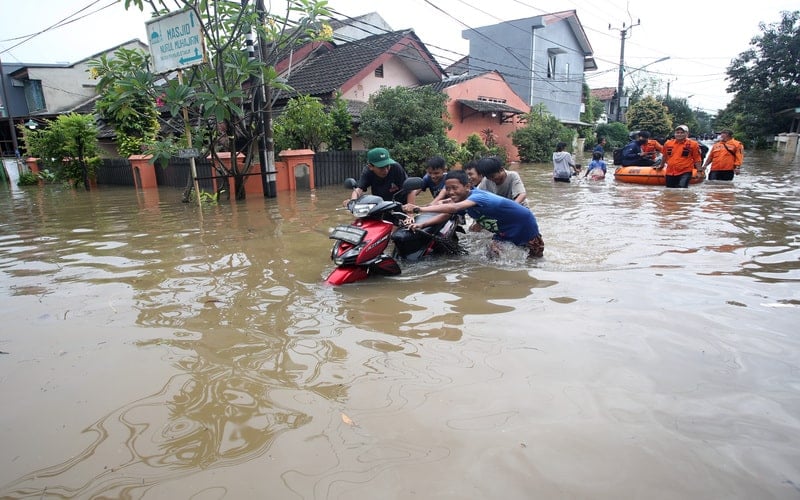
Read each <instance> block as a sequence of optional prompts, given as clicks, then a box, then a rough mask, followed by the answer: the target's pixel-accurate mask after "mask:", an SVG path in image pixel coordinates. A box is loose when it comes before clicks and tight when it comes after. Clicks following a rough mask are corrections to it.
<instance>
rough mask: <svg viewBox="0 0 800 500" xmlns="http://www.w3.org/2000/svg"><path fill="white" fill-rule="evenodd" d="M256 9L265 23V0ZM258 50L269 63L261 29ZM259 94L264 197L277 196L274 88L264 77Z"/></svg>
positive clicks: (259, 18) (261, 20)
mask: <svg viewBox="0 0 800 500" xmlns="http://www.w3.org/2000/svg"><path fill="white" fill-rule="evenodd" d="M256 11H257V12H258V22H259V23H261V24H262V25H263V24H264V22H265V20H266V12H267V9H266V7H265V6H264V0H256ZM258 51H259V55H260V57H261V62H263V63H265V64H267V63H268V60H269V58H268V53H267V41H266V40H264V37H263V36H262V35H261V31H259V35H258ZM259 94H260V103H259V107H258V110H259V111H258V125H259V128H260V132H261V133H260V134H259V137H260V139H259V152H258V158H259V161H260V162H261V175H262V182H263V184H264V197H265V198H275V197H276V196H277V187H276V185H275V177H276V174H277V171H276V170H275V138H274V136H273V132H272V104H273V103H272V88H271V87H270V86H269V85H267V84H266V83H265V82H264V80H263V77H262V79H261V86H260V90H259Z"/></svg>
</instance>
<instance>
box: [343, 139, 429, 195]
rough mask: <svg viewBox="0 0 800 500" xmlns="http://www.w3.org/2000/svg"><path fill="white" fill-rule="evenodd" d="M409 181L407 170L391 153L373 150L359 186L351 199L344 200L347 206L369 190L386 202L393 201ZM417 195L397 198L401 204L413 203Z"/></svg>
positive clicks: (384, 150)
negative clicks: (404, 183) (407, 180)
mask: <svg viewBox="0 0 800 500" xmlns="http://www.w3.org/2000/svg"><path fill="white" fill-rule="evenodd" d="M406 179H408V174H407V173H406V171H405V169H404V168H403V167H402V166H401V165H400V164H399V163H397V162H396V161H394V160H393V159H392V157H391V156H389V151H387V150H386V149H384V148H373V149H370V150H369V151H368V152H367V166H366V167H364V169H363V170H362V171H361V177H360V178H359V179H358V185H357V187H356V188H355V189H354V190H353V192H352V193H351V194H350V199H348V200H344V202H343V203H342V205H343V206H345V207H346V206H347V203H348V202H349V201H350V200H355V199H358V198H359V197H360V196H361V195H363V194H364V193H365V192H366V191H367V188H369V189H371V191H372V194H374V195H375V196H380V197H381V198H383V199H384V200H386V201H392V200H393V199H394V195H395V193H397V192H398V191H400V190H402V189H403V182H405V180H406ZM415 197H416V193H414V192H411V193H402V194H401V195H399V196H398V197H397V201H399V202H400V203H413V202H414V199H415Z"/></svg>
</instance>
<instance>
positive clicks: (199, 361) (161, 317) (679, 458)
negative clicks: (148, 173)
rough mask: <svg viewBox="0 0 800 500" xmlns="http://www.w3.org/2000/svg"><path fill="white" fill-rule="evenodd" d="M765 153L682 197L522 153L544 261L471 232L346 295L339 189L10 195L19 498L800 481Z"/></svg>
mask: <svg viewBox="0 0 800 500" xmlns="http://www.w3.org/2000/svg"><path fill="white" fill-rule="evenodd" d="M746 167H747V168H745V169H744V173H743V174H742V175H740V176H739V177H737V178H736V180H735V181H734V182H733V183H724V182H706V183H703V184H701V185H696V186H692V187H691V188H690V189H688V190H666V189H664V188H661V187H650V186H637V185H630V184H627V185H626V184H619V183H615V182H614V180H613V176H612V175H609V176H608V178H607V179H606V180H605V181H604V182H591V181H579V182H573V183H571V184H566V185H564V184H553V183H552V181H551V180H550V169H549V167H548V166H547V165H524V166H522V167H521V168H520V169H519V170H520V173H521V174H522V176H523V179H524V181H525V183H526V185H527V187H528V190H529V199H530V200H531V206H532V209H533V210H534V212H535V213H536V215H537V218H538V219H539V224H540V226H541V228H542V232H543V235H544V239H545V242H546V250H545V257H544V258H543V259H541V260H538V261H529V260H527V259H525V257H524V252H516V251H515V249H511V250H510V251H508V252H506V253H505V254H504V256H503V257H502V258H501V260H489V259H488V258H487V257H486V253H485V246H486V243H487V236H486V235H485V234H483V235H482V234H469V235H467V236H466V238H467V239H466V241H465V244H466V246H467V247H468V248H469V249H470V251H471V254H470V255H469V256H466V257H463V258H443V259H439V260H432V261H427V262H421V263H416V264H413V265H404V270H403V274H402V275H400V276H398V277H392V278H375V279H370V280H368V281H365V282H363V283H360V284H356V285H348V286H344V287H339V288H333V287H329V286H327V285H324V284H323V278H324V276H325V275H327V273H328V272H330V270H331V263H330V259H329V251H330V244H331V242H330V240H328V239H327V234H328V230H329V229H330V228H331V227H332V226H334V225H336V224H338V223H343V222H347V221H348V217H347V213H345V212H343V211H337V210H336V208H337V207H338V206H339V204H340V201H341V198H342V192H341V190H340V189H339V188H335V187H332V188H324V189H319V190H317V191H316V192H314V193H297V194H293V195H288V194H287V195H281V196H280V197H278V198H277V199H273V200H265V199H261V198H256V199H250V200H247V202H245V203H239V204H223V205H219V206H209V207H204V208H203V210H202V211H199V209H198V207H196V206H193V205H188V204H182V203H180V202H179V199H180V194H179V193H178V192H174V191H170V190H148V191H145V192H136V191H133V190H131V189H127V188H125V189H123V188H102V189H101V190H98V191H93V192H91V193H85V192H82V191H71V190H65V189H62V188H59V187H51V186H47V187H44V188H39V187H32V188H25V189H16V190H13V191H9V192H8V193H5V194H2V195H0V211H2V212H3V214H4V215H3V219H2V220H3V222H2V223H0V286H2V292H3V293H2V295H0V297H2V300H3V302H2V306H0V307H1V309H0V311H2V312H3V313H4V314H3V318H4V321H5V322H6V327H5V328H4V329H3V333H2V335H0V351H2V352H3V353H4V354H2V357H1V358H0V361H2V364H0V381H1V382H2V383H3V386H4V387H6V388H8V389H5V390H6V391H7V393H6V394H5V396H6V398H5V399H6V400H7V401H6V402H7V403H8V405H7V408H9V409H10V408H14V411H9V410H7V411H5V412H3V416H2V418H0V425H1V426H2V429H3V430H4V435H7V436H8V438H7V443H5V446H4V448H5V450H6V453H4V454H3V455H4V457H3V459H2V460H3V461H2V463H0V470H2V471H3V472H0V496H3V497H9V498H24V497H33V496H41V497H53V498H62V497H63V498H67V497H69V498H72V497H79V498H94V497H107V498H111V497H114V498H118V497H130V498H143V497H152V498H164V497H179V498H188V497H191V496H193V495H195V496H197V497H198V498H200V497H202V498H205V497H215V498H220V497H223V496H229V497H230V498H246V497H250V498H252V497H259V498H263V497H264V496H265V494H266V492H269V494H270V495H271V496H276V497H279V498H284V497H298V498H327V497H337V498H338V497H347V498H375V497H376V496H381V497H393V498H405V497H408V496H413V495H421V496H423V497H428V498H430V497H438V496H442V495H445V496H447V495H449V496H454V497H458V498H486V497H497V496H503V497H507V498H509V497H510V498H529V497H530V492H531V491H537V492H539V493H540V496H544V497H551V496H553V495H554V494H556V495H557V496H563V495H565V494H566V495H567V496H576V497H587V496H589V497H599V498H606V497H607V498H618V497H620V496H625V495H627V494H628V492H629V491H630V490H631V488H632V487H633V488H635V489H644V488H647V489H648V490H649V491H651V490H653V489H654V488H656V487H659V488H661V487H660V486H657V485H660V484H661V485H663V484H681V485H685V486H674V487H672V488H673V489H672V490H670V491H671V492H672V493H671V494H668V495H666V496H667V497H675V498H680V497H683V498H685V497H698V496H700V497H719V496H726V497H727V496H737V495H738V493H731V492H736V491H740V492H746V493H748V495H744V493H743V494H742V495H743V497H748V496H750V497H753V496H765V495H766V496H778V497H779V496H791V495H792V494H796V491H797V490H796V489H795V488H794V487H793V486H792V485H793V484H800V471H798V469H797V466H796V464H797V463H800V456H798V452H797V450H798V449H800V447H799V446H798V445H800V443H797V442H796V441H797V439H798V438H797V437H796V436H798V435H800V432H798V431H800V422H798V420H797V417H796V415H798V414H800V411H798V410H800V407H798V403H797V401H800V399H799V398H797V391H798V390H800V378H799V377H798V373H800V370H799V369H798V359H800V357H798V352H799V350H800V345H799V343H798V339H797V338H796V335H795V334H794V332H795V326H794V325H795V324H796V321H797V319H798V318H800V315H798V309H797V308H798V306H799V305H800V296H798V294H797V290H798V288H797V286H796V283H797V281H798V279H799V278H800V274H798V270H799V269H800V266H799V265H798V262H800V254H799V253H798V252H799V251H800V250H798V247H799V246H800V245H799V244H798V234H800V231H798V224H800V223H799V222H798V221H799V220H800V217H798V216H800V202H799V201H798V200H799V199H800V198H798V189H800V188H798V178H799V177H800V172H798V170H800V166H798V163H797V161H793V162H792V161H786V160H785V159H784V158H782V157H780V156H776V155H772V154H770V153H762V154H761V155H760V156H759V154H758V153H753V154H752V155H750V157H749V161H748V163H747V165H746ZM131 373H133V374H135V375H133V376H130V375H128V374H131ZM89 374H91V375H89ZM721 374H725V376H726V377H728V378H724V377H721V376H720V375H721ZM115 379H116V381H115ZM108 387H113V388H114V389H113V390H111V392H109V388H108ZM107 400H108V401H109V402H108V403H106V401H107ZM111 400H113V401H117V403H110V401H111ZM73 402H77V403H75V404H73ZM53 414H56V415H59V418H58V419H56V421H53V420H52V419H51V418H50V416H51V415H53ZM792 415H794V416H792ZM719 422H725V425H724V427H720V426H719ZM58 424H60V425H61V427H60V430H58V429H56V428H52V429H51V427H52V426H53V425H58ZM730 429H738V432H734V433H731V432H730V431H729V430H730ZM56 443H57V444H56ZM754 449H756V450H759V451H757V452H753V450H754ZM613 455H615V456H617V457H618V458H619V463H620V464H624V465H625V467H626V468H627V469H626V470H629V471H631V472H630V474H631V475H630V476H626V475H625V474H622V475H620V472H619V471H617V470H613V469H610V468H609V467H610V464H609V463H608V461H607V457H608V456H613ZM717 463H720V464H721V465H720V466H719V467H717V466H716V465H713V464H717ZM681 464H688V465H687V466H686V468H684V466H683V465H681ZM769 469H771V470H772V472H771V473H767V472H766V471H767V470H769ZM521 470H524V471H526V472H525V473H520V472H519V471H521ZM770 474H772V475H770ZM442 477H448V478H449V480H448V482H447V485H442V482H441V478H442ZM678 477H680V478H681V479H680V480H673V479H675V478H678ZM608 478H615V479H614V480H612V481H610V482H609V481H608V480H607V479H608ZM411 479H413V480H411ZM410 483H413V486H412V487H411V489H409V484H410ZM587 484H588V485H593V486H591V487H590V488H588V489H587V486H586V485H587ZM378 492H380V493H378Z"/></svg>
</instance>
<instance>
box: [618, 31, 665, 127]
mask: <svg viewBox="0 0 800 500" xmlns="http://www.w3.org/2000/svg"><path fill="white" fill-rule="evenodd" d="M623 40H624V39H623ZM623 46H624V45H623ZM667 59H669V56H664V57H662V58H661V59H656V60H655V61H652V62H649V63H647V64H645V65H644V66H640V67H638V68H634V69H632V70H630V71H628V73H627V75H630V74H632V73H636V72H637V71H640V70H643V69H645V68H646V67H648V66H651V65H653V64H656V63H660V62H664V61H666V60H667ZM621 64H622V56H620V69H619V85H618V88H617V121H618V122H621V121H622V108H623V103H624V104H625V106H624V107H627V106H628V99H627V97H623V96H622V80H623V66H622V65H621ZM627 75H625V76H627Z"/></svg>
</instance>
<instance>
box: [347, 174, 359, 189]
mask: <svg viewBox="0 0 800 500" xmlns="http://www.w3.org/2000/svg"><path fill="white" fill-rule="evenodd" d="M344 187H346V188H347V189H355V188H356V187H358V183H357V182H356V180H355V179H353V178H352V177H348V178H347V179H345V180H344Z"/></svg>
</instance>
